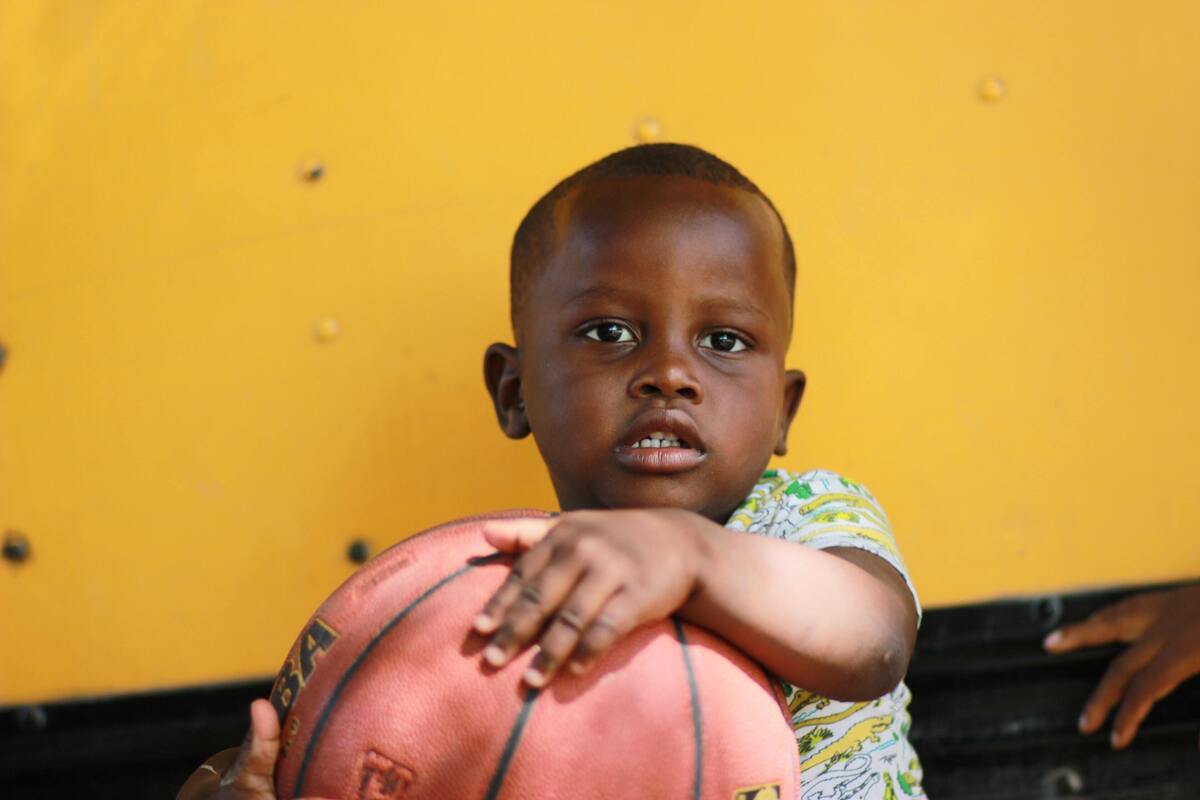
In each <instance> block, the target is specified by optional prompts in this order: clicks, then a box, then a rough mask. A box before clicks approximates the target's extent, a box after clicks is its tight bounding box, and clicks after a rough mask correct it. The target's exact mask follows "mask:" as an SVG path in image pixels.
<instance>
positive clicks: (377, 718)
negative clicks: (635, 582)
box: [271, 511, 799, 800]
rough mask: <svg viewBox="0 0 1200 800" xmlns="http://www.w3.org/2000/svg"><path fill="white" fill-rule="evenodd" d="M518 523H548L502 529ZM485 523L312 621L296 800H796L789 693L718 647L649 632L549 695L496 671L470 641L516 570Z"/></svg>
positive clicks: (292, 787) (403, 552)
mask: <svg viewBox="0 0 1200 800" xmlns="http://www.w3.org/2000/svg"><path fill="white" fill-rule="evenodd" d="M517 516H542V512H531V511H521V512H517V511H512V512H505V513H502V514H496V515H494V517H492V518H502V517H517ZM484 519H485V518H480V517H477V518H471V519H466V520H460V521H458V522H452V523H450V524H448V525H444V526H441V527H439V528H435V529H433V530H430V531H427V532H425V533H422V534H420V535H418V536H415V537H413V538H411V539H408V540H406V541H404V542H401V543H400V544H397V545H396V546H394V547H392V548H390V549H389V550H387V551H385V552H383V553H381V554H380V555H379V556H378V557H376V558H375V559H373V560H372V561H371V562H370V563H368V564H367V565H366V566H365V567H363V568H362V569H361V570H359V571H358V572H356V573H355V574H354V575H352V576H351V577H350V578H349V579H348V580H347V581H346V582H345V583H343V584H342V585H341V586H340V587H339V588H338V589H337V590H336V591H335V592H334V593H333V594H332V595H331V596H330V597H329V599H328V600H326V601H325V602H324V603H323V604H322V605H321V607H320V608H318V609H317V612H316V613H315V614H314V615H313V616H312V618H311V619H310V620H309V622H308V624H307V625H306V626H305V628H304V630H303V631H302V632H301V633H300V636H299V638H298V639H297V641H296V643H295V645H294V646H293V647H292V650H291V653H290V654H289V656H288V658H287V661H286V662H285V663H284V665H283V668H282V670H281V671H280V674H279V677H278V679H277V680H276V682H275V686H274V689H273V691H272V694H271V701H272V703H273V704H274V705H275V708H276V710H277V711H278V712H279V715H280V721H281V724H282V730H283V745H284V746H283V750H282V753H281V755H280V758H279V762H278V765H277V768H276V773H275V783H276V788H277V793H278V795H279V797H280V800H290V799H291V798H293V797H299V796H305V795H316V796H326V797H338V798H343V800H394V799H396V798H406V799H407V798H422V799H424V798H447V799H448V800H449V799H450V798H454V800H459V799H460V798H480V799H481V800H483V799H485V798H486V799H487V800H491V799H492V798H504V799H506V800H507V799H508V798H547V799H550V798H563V799H564V800H565V798H571V799H572V800H590V799H592V798H634V797H637V798H640V797H654V798H671V799H672V800H674V798H721V800H774V798H792V797H795V796H796V794H797V789H798V780H799V778H798V773H799V761H798V754H797V750H796V740H795V738H794V737H793V734H792V730H791V727H790V725H789V724H788V721H787V717H786V714H785V709H784V707H783V703H782V697H781V695H780V692H779V689H778V685H777V684H776V682H775V681H773V680H772V679H771V678H770V677H769V676H768V675H767V674H766V673H765V672H764V671H763V669H762V668H761V667H760V666H759V665H757V664H756V663H755V662H753V661H751V660H750V659H749V658H747V657H746V656H745V655H743V654H742V653H741V652H739V651H738V650H736V649H735V648H733V647H732V646H730V645H729V644H727V643H726V642H724V641H723V640H721V639H719V638H717V637H716V636H714V635H712V634H710V633H708V632H707V631H704V630H701V629H699V628H694V627H691V626H689V625H686V624H681V623H679V622H677V621H675V620H665V621H663V622H660V623H655V624H651V625H646V626H643V627H642V628H639V629H638V630H636V631H634V632H633V633H632V634H630V635H629V636H628V637H627V638H626V639H625V640H623V641H622V642H620V643H619V644H617V645H616V646H614V647H613V649H612V650H610V651H609V652H608V653H606V654H605V656H604V657H602V658H601V659H600V660H599V661H598V662H597V663H596V664H595V665H594V667H593V668H592V669H591V670H590V671H589V672H588V673H587V674H586V675H583V676H575V675H571V674H567V673H562V674H560V675H559V676H557V677H556V678H555V679H554V680H553V681H552V682H551V683H550V685H549V686H548V687H546V688H545V689H543V690H542V691H540V692H539V691H536V690H532V689H529V688H528V687H526V686H524V685H523V684H522V682H521V674H522V673H523V672H524V671H525V668H526V667H527V666H528V664H529V661H530V660H531V658H532V656H531V654H530V653H528V652H526V653H525V654H523V655H522V656H520V657H519V658H517V659H515V660H514V661H513V662H510V663H509V664H507V665H506V666H505V667H503V668H502V669H499V670H496V669H492V668H490V667H487V666H486V665H484V663H483V661H482V659H481V651H482V649H483V646H484V645H485V643H486V640H485V639H484V638H483V637H481V636H478V635H475V634H473V633H471V623H472V620H473V619H474V617H475V615H476V614H478V612H479V611H480V609H481V608H482V607H483V605H484V603H485V602H486V601H487V599H488V598H489V597H490V596H491V594H492V593H493V592H494V591H495V590H496V589H497V588H498V587H499V586H500V584H501V582H502V581H503V580H504V578H505V577H506V576H507V574H508V565H509V564H511V563H512V559H511V557H509V556H506V555H501V554H497V553H495V552H494V550H493V549H492V548H491V547H490V546H489V545H488V544H487V543H486V542H485V541H484V539H483V536H482V534H481V532H480V531H481V528H482V524H483V521H484Z"/></svg>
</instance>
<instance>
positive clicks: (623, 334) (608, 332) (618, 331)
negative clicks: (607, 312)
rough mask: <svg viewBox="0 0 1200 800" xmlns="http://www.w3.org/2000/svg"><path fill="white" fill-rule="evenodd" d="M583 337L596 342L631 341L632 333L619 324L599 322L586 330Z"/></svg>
mask: <svg viewBox="0 0 1200 800" xmlns="http://www.w3.org/2000/svg"><path fill="white" fill-rule="evenodd" d="M583 335H584V336H586V337H588V338H589V339H595V340H596V341H598V342H632V341H633V331H631V330H629V328H628V327H627V326H625V325H622V324H621V323H619V322H601V323H600V324H599V325H593V326H592V327H590V328H588V329H587V330H586V331H584V333H583Z"/></svg>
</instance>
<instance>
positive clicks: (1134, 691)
mask: <svg viewBox="0 0 1200 800" xmlns="http://www.w3.org/2000/svg"><path fill="white" fill-rule="evenodd" d="M1164 653H1165V651H1159V653H1158V655H1157V656H1156V657H1155V658H1154V659H1152V660H1151V661H1150V663H1149V664H1147V665H1146V666H1145V667H1144V668H1143V669H1142V670H1140V671H1139V672H1138V673H1137V675H1136V676H1134V678H1133V679H1132V680H1131V681H1130V682H1129V688H1128V689H1127V690H1126V691H1125V699H1124V700H1123V701H1122V702H1121V707H1120V709H1118V710H1117V715H1116V717H1114V718H1113V726H1112V746H1113V747H1114V748H1116V749H1118V750H1119V749H1121V748H1123V747H1125V746H1126V745H1128V744H1129V743H1130V742H1131V741H1133V737H1134V736H1136V735H1137V731H1138V727H1140V726H1141V724H1142V720H1144V719H1145V718H1146V715H1147V714H1149V713H1150V709H1151V708H1152V707H1153V706H1154V704H1155V703H1157V702H1158V701H1159V700H1161V699H1162V698H1164V697H1166V696H1167V695H1168V694H1170V693H1171V692H1173V691H1174V690H1175V687H1177V686H1178V685H1179V684H1181V683H1183V681H1184V679H1185V678H1187V677H1188V675H1189V671H1188V670H1187V669H1181V665H1180V663H1179V662H1178V661H1176V662H1174V663H1172V661H1173V660H1172V659H1171V658H1169V657H1164Z"/></svg>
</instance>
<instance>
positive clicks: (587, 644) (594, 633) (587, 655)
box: [571, 591, 641, 672]
mask: <svg viewBox="0 0 1200 800" xmlns="http://www.w3.org/2000/svg"><path fill="white" fill-rule="evenodd" d="M637 608H638V604H637V603H636V601H635V600H634V598H633V597H632V595H631V594H630V593H629V592H628V591H622V592H618V593H617V594H615V595H613V597H612V599H611V600H609V601H608V603H606V604H605V606H604V610H603V611H601V612H600V613H599V614H598V615H597V616H596V618H595V619H593V620H592V623H591V624H590V625H588V626H587V629H586V630H585V631H584V632H583V635H582V636H580V637H579V644H578V645H576V646H575V655H574V657H573V658H572V659H571V668H572V670H573V671H575V672H582V671H584V670H586V669H588V668H589V667H591V665H592V664H593V663H594V662H595V661H596V659H597V658H599V657H600V656H601V655H603V654H604V652H605V651H606V650H608V648H610V647H612V646H613V645H614V644H615V643H616V642H617V641H619V640H620V639H622V638H623V637H624V636H625V635H626V634H627V633H629V632H630V631H631V630H633V629H634V628H636V627H637V625H638V623H639V622H640V621H641V620H640V619H638V616H637Z"/></svg>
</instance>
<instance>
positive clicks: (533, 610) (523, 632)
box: [483, 556, 584, 667]
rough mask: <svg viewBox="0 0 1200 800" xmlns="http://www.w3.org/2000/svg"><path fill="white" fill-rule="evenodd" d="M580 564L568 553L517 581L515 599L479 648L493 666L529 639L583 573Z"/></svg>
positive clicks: (502, 661) (557, 606)
mask: <svg viewBox="0 0 1200 800" xmlns="http://www.w3.org/2000/svg"><path fill="white" fill-rule="evenodd" d="M583 569H584V564H583V562H582V561H580V560H579V559H578V558H572V557H570V556H567V557H564V558H559V559H554V560H551V561H550V563H549V564H547V565H546V567H545V569H543V570H542V571H541V572H539V573H538V574H537V576H536V577H534V578H533V579H531V580H527V581H525V582H524V583H522V585H521V589H520V593H519V594H518V596H517V599H516V600H515V601H513V603H512V605H511V606H510V607H509V609H508V611H507V613H505V615H504V617H503V618H502V619H501V620H500V624H499V627H498V629H497V630H496V635H495V636H493V637H492V641H491V642H490V643H489V644H488V647H487V649H486V650H484V651H483V657H484V660H486V661H487V662H488V663H489V664H491V665H492V666H493V667H499V666H503V665H504V664H506V663H507V662H508V660H509V659H510V658H512V657H513V656H514V655H515V654H516V653H518V652H520V651H521V650H522V649H523V648H524V647H525V646H526V645H527V644H529V643H530V642H532V641H533V639H534V637H535V636H537V634H538V631H540V630H541V629H542V625H543V623H544V622H545V621H546V618H547V617H549V616H550V615H551V614H553V613H554V612H555V610H557V609H558V608H559V606H561V605H562V603H563V600H565V599H566V598H567V596H568V595H569V594H570V593H571V590H572V589H573V588H574V587H575V584H576V583H577V582H578V581H579V577H580V575H581V574H582V573H583Z"/></svg>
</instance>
